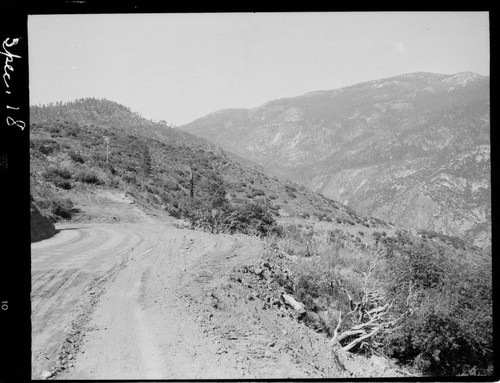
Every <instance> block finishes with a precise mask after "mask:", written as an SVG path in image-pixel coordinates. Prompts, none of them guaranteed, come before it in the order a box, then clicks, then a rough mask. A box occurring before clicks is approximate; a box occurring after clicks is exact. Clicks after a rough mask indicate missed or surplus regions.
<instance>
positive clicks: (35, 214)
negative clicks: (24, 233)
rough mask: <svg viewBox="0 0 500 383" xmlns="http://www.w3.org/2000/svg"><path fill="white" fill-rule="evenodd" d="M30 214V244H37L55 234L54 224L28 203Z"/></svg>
mask: <svg viewBox="0 0 500 383" xmlns="http://www.w3.org/2000/svg"><path fill="white" fill-rule="evenodd" d="M30 214H31V242H38V241H41V240H43V239H47V238H50V237H52V236H54V235H55V234H56V232H57V231H56V228H55V226H54V224H53V223H52V222H51V221H50V220H49V219H48V218H47V217H45V216H43V215H42V214H41V213H40V211H39V210H38V209H37V207H36V206H35V205H34V204H33V202H30Z"/></svg>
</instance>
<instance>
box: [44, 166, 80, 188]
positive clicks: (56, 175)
mask: <svg viewBox="0 0 500 383" xmlns="http://www.w3.org/2000/svg"><path fill="white" fill-rule="evenodd" d="M43 177H44V178H45V179H46V180H47V181H49V182H51V183H52V184H54V185H55V186H57V187H59V188H61V189H65V190H69V189H71V188H72V187H73V185H72V184H71V182H70V181H69V179H70V178H71V172H70V171H69V170H68V169H64V168H59V167H56V166H50V167H49V168H48V169H47V170H46V171H45V172H44V174H43Z"/></svg>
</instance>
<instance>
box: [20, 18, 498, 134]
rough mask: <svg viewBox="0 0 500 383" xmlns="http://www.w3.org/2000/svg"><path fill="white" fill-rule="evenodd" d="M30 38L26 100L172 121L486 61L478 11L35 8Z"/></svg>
mask: <svg viewBox="0 0 500 383" xmlns="http://www.w3.org/2000/svg"><path fill="white" fill-rule="evenodd" d="M28 38H29V65H30V79H29V80H30V99H31V100H30V102H31V104H33V105H37V104H39V103H48V102H55V101H72V100H75V99H77V98H82V97H96V98H101V97H103V98H106V99H109V100H112V101H116V102H118V103H120V104H123V105H125V106H128V107H130V108H131V109H132V110H133V111H135V112H138V113H139V114H141V115H142V116H143V117H146V118H149V119H154V120H166V121H167V122H169V123H173V124H175V125H181V124H184V123H187V122H190V121H192V120H194V119H196V118H198V117H201V116H203V115H205V114H207V113H211V112H214V111H216V110H219V109H222V108H229V107H242V108H249V107H255V106H258V105H260V104H262V103H264V102H267V101H270V100H273V99H277V98H282V97H293V96H298V95H301V94H304V93H307V92H311V91H315V90H320V89H323V90H327V89H335V88H339V87H342V86H346V85H352V84H355V83H358V82H362V81H370V80H376V79H379V78H384V77H391V76H395V75H398V74H403V73H411V72H433V73H444V74H452V73H458V72H463V71H470V72H475V73H479V74H482V75H489V63H490V52H489V15H488V12H424V13H422V12H365V13H361V12H347V13H337V12H333V13H329V12H320V13H312V12H311V13H234V14H230V13H225V14H215V13H204V14H115V15H110V14H107V15H33V16H30V17H29V18H28Z"/></svg>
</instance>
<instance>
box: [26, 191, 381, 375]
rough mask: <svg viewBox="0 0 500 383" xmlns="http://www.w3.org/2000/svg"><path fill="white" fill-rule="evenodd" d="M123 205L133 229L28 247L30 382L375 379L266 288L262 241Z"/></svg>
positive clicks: (270, 262)
mask: <svg viewBox="0 0 500 383" xmlns="http://www.w3.org/2000/svg"><path fill="white" fill-rule="evenodd" d="M122 200H123V199H120V198H114V199H113V203H115V204H122V205H121V207H120V209H122V210H121V211H124V212H125V213H126V214H128V215H127V217H128V218H130V217H132V216H133V219H130V220H129V222H126V221H123V220H120V219H118V220H117V221H116V222H115V223H72V224H70V223H67V224H60V225H58V226H57V228H58V229H59V230H60V232H59V233H58V234H57V235H56V236H55V237H53V238H50V239H47V240H44V241H41V242H37V243H34V244H32V377H33V379H39V378H44V379H196V378H198V379H200V378H201V379H217V378H219V379H231V378H234V379H242V378H261V379H262V378H287V377H290V378H307V377H309V378H311V377H313V378H314V377H316V378H321V377H348V376H360V375H361V376H367V375H366V374H369V375H368V376H376V375H377V374H375V373H373V371H372V370H373V369H372V370H370V368H372V367H373V366H371V365H367V366H368V370H362V369H361V370H360V367H359V366H361V365H360V363H359V362H358V361H354V360H353V359H352V360H351V362H349V359H344V360H343V361H342V362H341V361H340V360H339V356H338V355H337V354H338V352H337V351H335V350H334V349H333V347H332V345H331V344H329V343H328V340H327V339H326V338H324V337H322V336H320V335H319V334H317V333H315V332H314V331H312V330H311V329H309V328H307V327H306V326H305V325H304V324H302V323H300V322H299V321H297V320H296V318H294V316H293V313H291V311H293V310H290V308H287V307H285V306H284V304H283V303H282V302H281V301H280V300H279V298H280V290H279V288H280V286H278V285H277V284H276V283H275V282H274V281H273V278H272V274H273V273H275V272H277V269H278V268H284V267H285V266H284V265H283V264H282V265H280V266H279V267H278V263H275V261H276V262H277V260H275V259H274V258H272V257H273V254H271V253H270V251H269V249H266V248H265V246H264V244H263V243H262V242H261V241H260V240H259V239H257V238H253V237H248V236H243V235H234V236H229V235H212V234H209V233H204V232H198V231H193V230H188V229H179V228H177V227H176V225H175V220H174V219H172V218H168V217H163V218H161V219H160V218H158V217H153V216H151V215H146V214H144V213H143V212H142V211H139V209H138V207H137V206H135V205H132V204H130V201H125V202H126V203H124V202H123V201H124V200H123V201H122ZM103 206H104V205H103ZM127 209H128V210H127ZM117 211H119V209H117V206H114V205H113V215H115V214H116V212H117ZM125 213H124V214H125ZM110 216H111V215H110ZM280 272H281V271H280ZM349 363H350V364H351V365H353V364H354V365H355V366H356V369H357V370H358V372H357V373H354V372H352V371H347V370H346V369H345V367H344V366H345V365H349ZM383 370H384V369H383V368H382V369H380V368H378V367H377V369H376V371H383Z"/></svg>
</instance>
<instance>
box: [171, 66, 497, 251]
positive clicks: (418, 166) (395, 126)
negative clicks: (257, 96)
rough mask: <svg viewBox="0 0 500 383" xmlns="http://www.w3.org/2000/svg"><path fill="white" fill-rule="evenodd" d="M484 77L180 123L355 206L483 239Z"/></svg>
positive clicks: (463, 76) (421, 82)
mask: <svg viewBox="0 0 500 383" xmlns="http://www.w3.org/2000/svg"><path fill="white" fill-rule="evenodd" d="M489 98H490V95H489V77H484V76H480V75H477V74H474V73H468V72H466V73H458V74H455V75H441V74H432V73H412V74H406V75H400V76H396V77H392V78H387V79H381V80H375V81H370V82H364V83H361V84H356V85H353V86H349V87H345V88H341V89H335V90H330V91H316V92H311V93H307V94H305V95H302V96H299V97H293V98H285V99H280V100H275V101H270V102H268V103H266V104H263V105H262V106H259V107H257V108H253V109H226V110H221V111H218V112H215V113H212V114H210V115H207V116H205V117H202V118H200V119H197V120H195V121H193V122H191V123H189V124H187V125H185V126H183V127H181V129H183V130H185V131H187V132H190V133H193V134H195V135H198V136H200V137H203V138H206V139H208V140H210V141H212V142H213V143H215V144H217V145H220V146H221V147H222V148H223V149H226V150H229V151H232V152H234V153H236V154H238V155H240V156H242V157H244V158H247V159H249V160H252V161H255V162H256V163H258V164H260V165H262V166H263V167H264V169H265V170H266V171H267V172H269V173H271V174H279V175H281V176H285V177H287V178H289V179H292V180H294V181H298V182H300V183H302V184H304V185H306V186H307V187H308V188H310V189H312V190H314V191H318V192H320V193H321V194H323V195H325V196H326V197H329V198H333V199H335V200H338V201H340V202H342V203H344V204H347V205H349V206H351V207H353V208H355V209H356V210H358V211H360V212H361V213H364V214H367V215H372V216H374V217H377V218H381V219H383V220H388V221H392V222H394V223H396V224H397V225H401V226H404V227H406V228H411V229H422V230H433V231H438V232H442V233H445V234H448V235H454V236H462V237H464V238H465V239H467V240H468V241H470V242H472V243H474V244H476V245H479V246H483V247H488V246H490V244H491V176H490V172H491V167H490V101H489Z"/></svg>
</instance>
